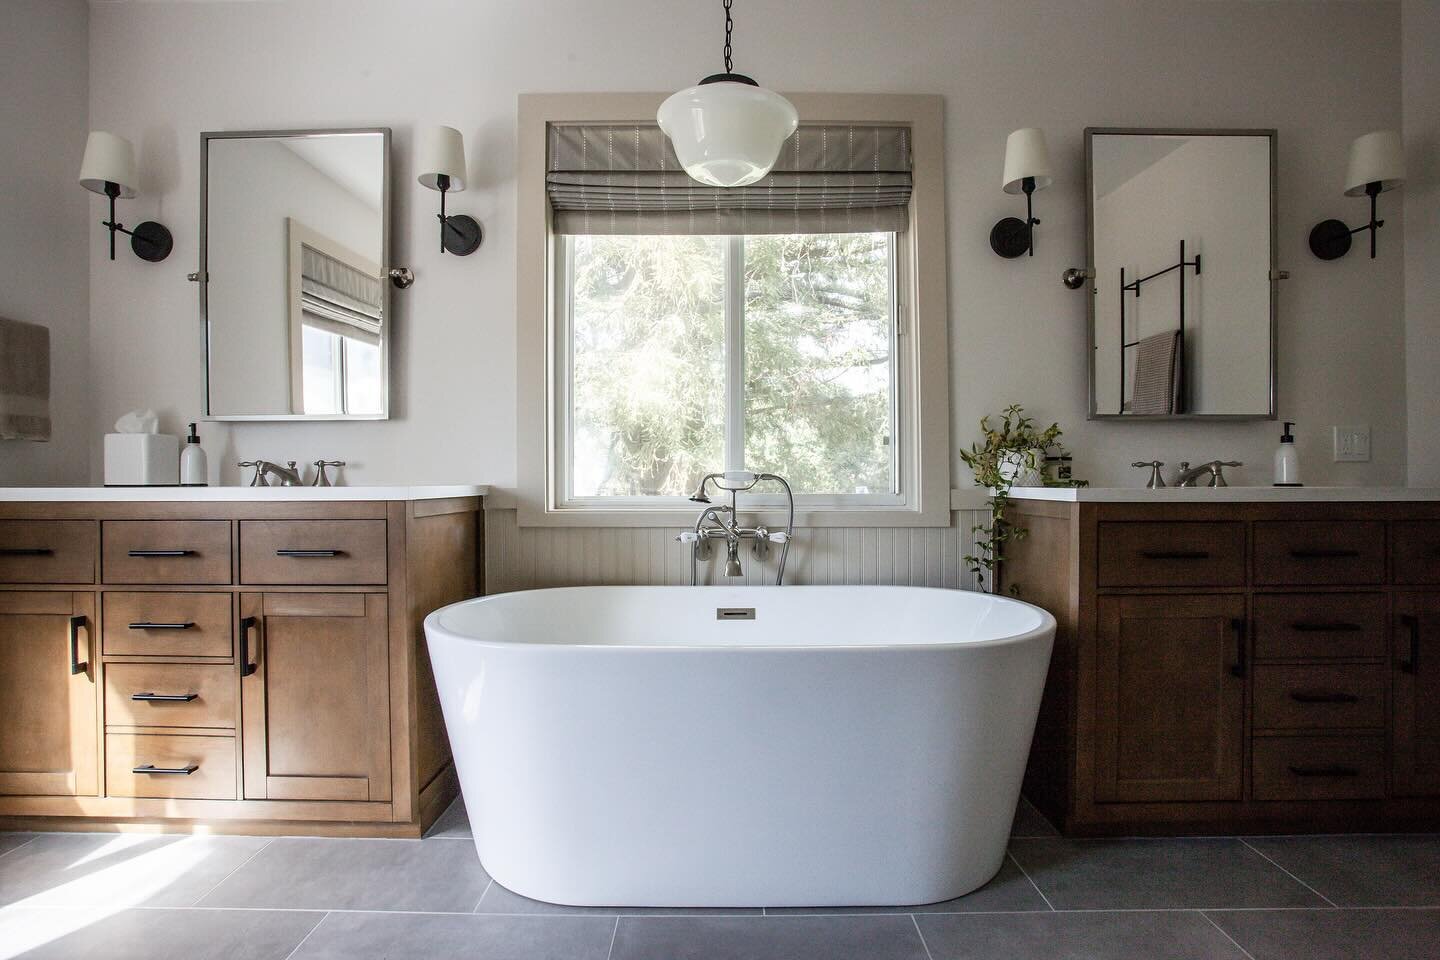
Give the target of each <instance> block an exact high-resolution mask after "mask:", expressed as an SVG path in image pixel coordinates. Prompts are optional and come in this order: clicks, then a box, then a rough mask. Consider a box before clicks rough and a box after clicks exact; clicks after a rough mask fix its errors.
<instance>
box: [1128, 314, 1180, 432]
mask: <svg viewBox="0 0 1440 960" xmlns="http://www.w3.org/2000/svg"><path fill="white" fill-rule="evenodd" d="M1179 342H1180V331H1179V330H1167V331H1165V332H1164V333H1156V334H1152V335H1151V336H1148V337H1146V338H1145V339H1143V340H1141V341H1140V342H1139V343H1138V344H1136V345H1135V387H1134V389H1133V390H1132V391H1131V399H1130V412H1131V413H1133V414H1137V415H1141V416H1143V415H1146V414H1149V415H1152V416H1153V415H1154V414H1157V413H1159V414H1164V413H1175V412H1176V409H1175V408H1176V406H1177V404H1176V399H1177V398H1178V395H1179V392H1180V382H1179V377H1177V376H1176V375H1175V361H1176V359H1177V357H1178V355H1179V350H1178V349H1177V345H1178V344H1179Z"/></svg>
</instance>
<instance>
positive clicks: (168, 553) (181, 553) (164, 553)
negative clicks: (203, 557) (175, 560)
mask: <svg viewBox="0 0 1440 960" xmlns="http://www.w3.org/2000/svg"><path fill="white" fill-rule="evenodd" d="M194 553H195V551H194V550H131V551H130V556H132V557H189V556H193V555H194Z"/></svg>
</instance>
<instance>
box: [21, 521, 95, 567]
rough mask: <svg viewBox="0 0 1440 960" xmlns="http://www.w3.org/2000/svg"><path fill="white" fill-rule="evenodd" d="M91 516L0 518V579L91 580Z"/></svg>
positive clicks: (93, 535)
mask: <svg viewBox="0 0 1440 960" xmlns="http://www.w3.org/2000/svg"><path fill="white" fill-rule="evenodd" d="M95 536H96V523H95V521H94V520H0V583H94V582H95Z"/></svg>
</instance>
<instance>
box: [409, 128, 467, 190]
mask: <svg viewBox="0 0 1440 960" xmlns="http://www.w3.org/2000/svg"><path fill="white" fill-rule="evenodd" d="M415 152H416V161H417V162H416V166H417V167H418V168H419V170H420V176H419V178H418V179H419V181H420V183H421V184H422V185H424V186H427V187H429V188H430V189H431V190H439V189H440V177H442V176H445V177H449V178H450V185H449V186H448V187H446V188H445V189H446V190H448V191H449V192H450V193H459V192H460V191H461V190H464V189H465V138H464V137H463V136H461V134H460V131H459V130H456V129H455V128H454V127H430V128H429V129H428V130H424V131H422V132H421V134H420V137H419V141H418V143H417V145H416V151H415Z"/></svg>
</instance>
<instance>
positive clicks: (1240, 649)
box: [1230, 617, 1246, 677]
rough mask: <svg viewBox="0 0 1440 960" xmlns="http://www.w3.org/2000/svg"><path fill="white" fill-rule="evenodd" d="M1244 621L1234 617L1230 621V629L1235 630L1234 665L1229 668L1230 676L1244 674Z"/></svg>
mask: <svg viewBox="0 0 1440 960" xmlns="http://www.w3.org/2000/svg"><path fill="white" fill-rule="evenodd" d="M1245 627H1246V624H1245V621H1244V620H1242V619H1240V618H1238V617H1237V618H1236V619H1234V620H1231V621H1230V629H1231V630H1234V631H1235V665H1234V666H1232V667H1231V668H1230V675H1231V676H1232V677H1243V676H1245Z"/></svg>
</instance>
